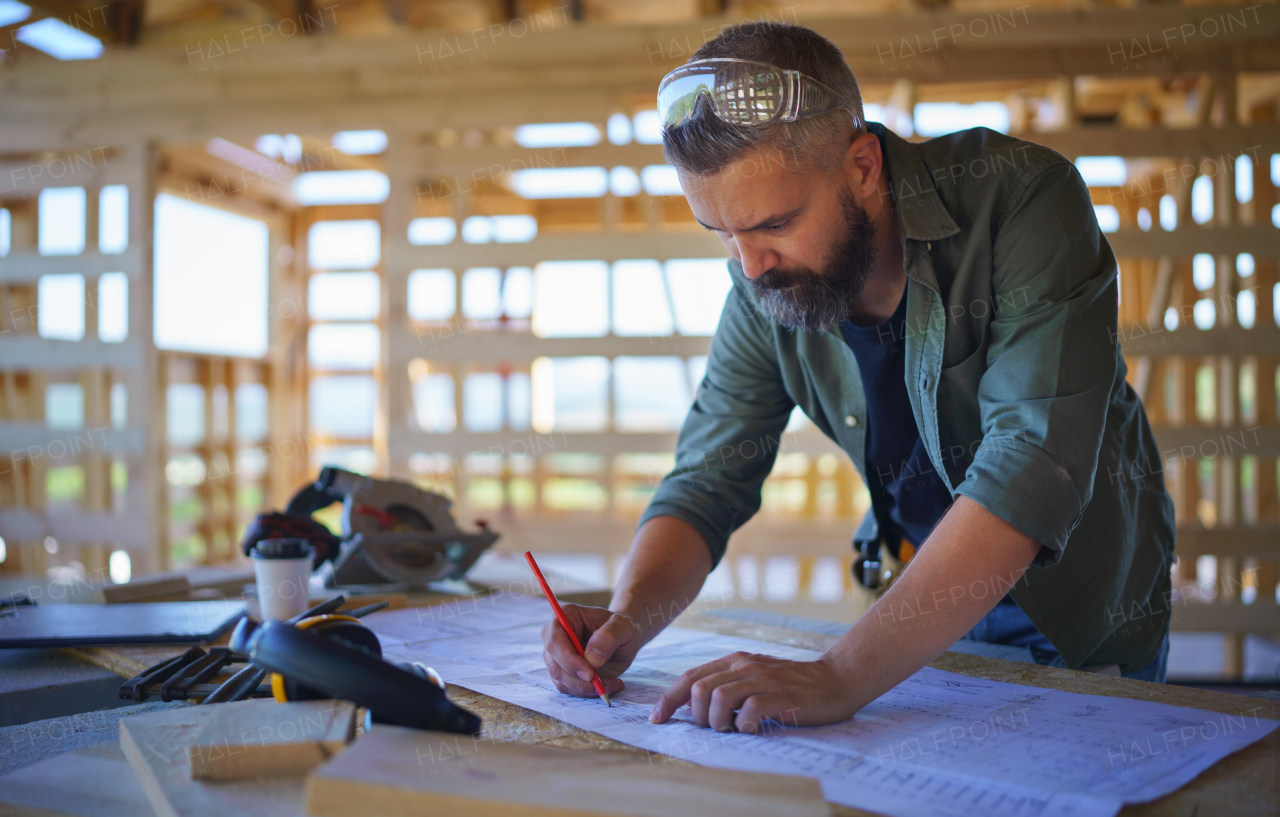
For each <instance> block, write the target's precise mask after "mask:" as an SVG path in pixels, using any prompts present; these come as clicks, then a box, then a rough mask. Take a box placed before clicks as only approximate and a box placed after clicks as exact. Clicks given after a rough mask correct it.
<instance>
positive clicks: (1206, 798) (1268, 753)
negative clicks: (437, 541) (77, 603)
mask: <svg viewBox="0 0 1280 817" xmlns="http://www.w3.org/2000/svg"><path fill="white" fill-rule="evenodd" d="M438 598H439V597H426V596H424V597H413V598H410V599H407V600H406V601H405V602H404V603H407V604H409V605H413V606H422V605H426V604H431V603H436V602H437V601H438ZM571 600H575V601H579V602H580V603H599V602H600V598H599V597H591V596H583V597H571ZM364 603H366V602H365V601H364V600H363V599H357V600H355V605H354V606H359V605H361V604H364ZM395 606H400V604H396V605H395ZM675 626H678V627H684V628H687V629H694V630H702V631H706V632H715V633H722V634H725V635H735V636H741V637H744V638H754V639H758V640H760V641H768V642H771V643H775V644H786V645H789V646H795V647H804V648H807V649H813V650H825V649H826V648H827V647H828V646H829V645H830V644H831V643H832V642H834V641H835V638H834V637H833V636H829V635H822V634H819V633H813V632H808V631H802V630H792V629H785V628H782V627H775V626H770V625H765V624H755V623H749V622H744V621H737V620H733V619H728V618H721V617H717V616H714V615H708V614H706V613H686V614H685V615H683V616H681V617H680V618H679V619H677V620H676V622H675ZM73 652H74V654H76V655H78V656H79V657H81V658H83V659H84V660H87V661H89V662H91V663H93V664H96V665H98V666H100V667H104V668H106V669H109V670H111V671H113V672H115V673H117V674H119V675H121V676H123V677H132V676H133V675H135V674H137V673H138V672H140V671H141V670H143V669H145V668H146V667H148V666H151V665H152V664H155V663H156V662H158V661H160V660H162V659H163V658H165V657H167V656H170V655H174V654H177V653H178V652H181V651H180V650H174V649H173V648H166V647H116V648H106V647H100V648H88V649H78V650H74V651H73ZM930 666H932V667H934V668H936V669H940V670H947V671H949V672H956V673H961V674H963V675H971V676H974V677H977V678H986V679H989V680H992V681H1006V682H1009V683H1015V684H1025V685H1027V686H1033V687H1041V688H1044V689H1058V690H1063V691H1066V692H1079V693H1084V694H1089V695H1106V696H1110V697H1115V698H1130V699H1133V700H1141V701H1155V702H1158V703H1166V704H1173V705H1175V706H1186V707H1195V708H1197V709H1206V710H1209V711H1211V712H1219V713H1223V714H1228V715H1234V716H1237V717H1239V716H1241V715H1245V714H1246V713H1247V714H1248V716H1249V717H1253V716H1257V717H1259V718H1273V719H1280V703H1275V702H1272V701H1267V700H1263V699H1259V698H1248V697H1244V696H1240V695H1230V694H1226V693H1219V692H1209V691H1205V690H1200V689H1191V688H1187V687H1178V686H1169V685H1165V684H1149V683H1146V682H1143V681H1132V680H1129V679H1125V678H1113V677H1108V676H1103V675H1093V674H1090V673H1084V672H1076V671H1073V670H1067V669H1058V668H1051V667H1043V666H1039V665H1034V664H1021V663H1015V662H1012V661H1002V660H999V659H995V658H986V657H983V656H977V655H965V654H961V653H951V652H948V653H943V655H942V656H941V657H940V658H938V660H936V661H934V662H933V663H932V664H931V665H930ZM449 697H450V698H451V699H452V700H453V701H454V702H455V703H457V704H459V705H461V706H463V707H466V708H467V709H470V710H471V711H472V712H475V713H476V714H477V715H479V716H480V717H481V718H483V719H484V735H485V736H486V737H487V738H489V739H492V740H504V741H512V742H516V743H524V744H544V745H547V746H559V747H563V748H570V749H592V750H595V751H602V752H630V753H633V754H638V755H644V756H648V755H650V754H652V753H650V752H648V751H646V750H644V749H637V748H635V747H633V746H628V745H626V744H624V743H619V742H618V741H615V740H613V739H611V738H607V737H604V736H603V735H598V734H596V733H594V732H587V731H585V730H582V729H578V728H577V727H574V726H570V725H569V724H567V723H564V722H562V721H559V720H556V719H554V718H551V717H548V716H546V715H542V714H539V713H537V712H533V711H530V710H528V709H524V708H523V707H519V706H515V705H513V704H509V703H506V702H503V701H499V700H497V699H496V698H491V697H489V696H488V695H482V694H480V693H477V692H472V691H470V690H467V689H464V688H462V687H459V686H454V685H450V686H449ZM669 762H673V763H683V762H684V761H679V760H671V761H669ZM1278 771H1280V730H1276V731H1274V732H1272V733H1271V734H1270V735H1268V736H1267V737H1266V738H1265V739H1263V740H1261V741H1259V742H1257V743H1254V744H1253V745H1252V746H1249V747H1248V748H1246V749H1244V750H1243V751H1241V752H1237V753H1236V754H1234V755H1231V756H1229V757H1227V758H1224V759H1223V760H1222V761H1220V762H1219V763H1217V764H1216V765H1215V766H1213V767H1212V768H1210V769H1209V770H1207V771H1205V772H1204V773H1203V774H1201V775H1200V776H1199V777H1197V778H1196V779H1195V780H1193V781H1191V783H1189V784H1188V785H1186V786H1184V787H1182V788H1181V789H1179V790H1178V791H1176V792H1174V793H1173V794H1171V795H1169V796H1167V797H1163V798H1161V799H1159V800H1156V801H1153V802H1151V803H1146V804H1142V805H1134V806H1126V807H1125V808H1124V809H1122V810H1121V812H1120V813H1121V814H1122V815H1143V817H1156V815H1159V816H1160V817H1219V816H1220V815H1222V816H1223V817H1235V815H1239V817H1261V816H1262V815H1267V816H1268V817H1270V815H1278V814H1280V799H1278V798H1277V776H1278V774H1277V772H1278ZM832 813H833V814H835V815H842V817H843V815H866V814H870V812H865V811H861V810H858V809H851V808H846V807H843V806H835V805H833V806H832Z"/></svg>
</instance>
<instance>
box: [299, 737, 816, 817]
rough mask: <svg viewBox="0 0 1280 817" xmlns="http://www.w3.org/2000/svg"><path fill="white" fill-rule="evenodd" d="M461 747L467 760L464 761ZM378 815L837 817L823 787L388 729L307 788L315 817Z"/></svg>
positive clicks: (813, 782) (799, 781)
mask: <svg viewBox="0 0 1280 817" xmlns="http://www.w3.org/2000/svg"><path fill="white" fill-rule="evenodd" d="M460 745H461V747H462V748H461V752H462V753H463V754H465V755H466V756H464V757H459V756H458V753H457V752H456V751H455V749H456V747H458V746H460ZM473 766H474V767H476V769H475V770H474V771H472V767H473ZM479 780H483V781H484V782H483V784H482V785H477V783H478V781H479ZM370 811H372V812H374V813H377V814H394V815H401V814H403V815H408V814H421V813H426V812H432V813H435V812H442V813H444V812H455V813H465V814H468V815H473V817H507V815H510V814H512V813H513V812H514V811H518V812H519V813H520V814H527V815H530V816H531V817H553V816H554V815H581V817H594V816H595V815H599V816H600V817H604V816H605V815H612V816H613V817H627V816H628V815H634V817H666V815H669V814H699V815H706V817H738V815H742V814H759V815H787V817H805V816H806V815H810V816H811V817H817V816H818V815H824V816H825V815H827V814H829V813H830V812H829V810H828V807H827V804H826V802H825V801H824V800H823V798H822V788H821V786H820V785H819V783H818V781H817V780H816V779H813V778H804V777H794V776H789V775H774V774H758V773H751V772H738V771H729V770H726V769H712V768H700V767H691V766H687V765H684V764H680V765H673V766H672V768H666V767H665V766H664V768H663V770H662V774H661V776H658V775H655V774H654V771H653V767H652V765H651V764H650V763H649V762H648V761H647V760H645V759H644V758H641V757H634V756H629V755H627V754H623V753H598V752H590V751H573V750H570V749H557V748H551V747H546V746H517V745H514V744H509V743H501V742H495V741H488V740H477V739H474V738H470V737H461V738H460V737H458V736H456V735H448V734H445V733H441V732H427V731H421V730H414V729H406V728H403V727H395V726H382V725H378V726H375V727H374V728H373V729H372V730H371V731H370V732H369V734H367V735H365V736H364V737H363V738H361V739H360V740H359V741H358V742H357V743H356V744H355V745H354V746H352V747H351V748H350V749H349V750H347V751H346V752H343V753H342V754H341V755H340V756H338V758H337V759H335V760H333V761H331V762H330V763H328V764H326V765H325V766H324V767H322V768H320V769H319V770H317V771H316V772H315V773H314V774H312V775H311V776H310V777H309V778H308V779H307V812H308V813H309V814H313V815H322V817H358V816H359V815H364V814H368V813H370Z"/></svg>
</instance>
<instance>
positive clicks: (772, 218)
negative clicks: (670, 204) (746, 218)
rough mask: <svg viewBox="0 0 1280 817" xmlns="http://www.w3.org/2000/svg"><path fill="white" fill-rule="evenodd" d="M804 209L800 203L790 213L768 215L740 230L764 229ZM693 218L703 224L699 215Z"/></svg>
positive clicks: (744, 231)
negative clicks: (757, 222)
mask: <svg viewBox="0 0 1280 817" xmlns="http://www.w3.org/2000/svg"><path fill="white" fill-rule="evenodd" d="M803 209H804V205H803V204H802V205H800V206H799V207H797V208H796V209H794V210H792V211H791V212H789V213H780V214H779V215H776V216H769V217H768V218H766V219H765V220H764V221H761V222H760V223H759V224H754V225H752V226H750V227H747V228H746V229H743V230H740V231H739V232H743V233H749V232H751V231H753V230H762V229H764V228H765V227H768V226H769V225H770V224H777V223H778V222H780V221H786V220H787V219H789V218H791V217H792V216H796V215H799V214H800V211H801V210H803ZM693 220H694V221H696V222H698V223H699V224H702V219H700V218H698V217H697V216H694V217H693ZM702 226H703V227H706V229H708V230H716V229H717V228H716V227H708V226H707V225H706V224H702ZM721 232H728V231H727V230H721Z"/></svg>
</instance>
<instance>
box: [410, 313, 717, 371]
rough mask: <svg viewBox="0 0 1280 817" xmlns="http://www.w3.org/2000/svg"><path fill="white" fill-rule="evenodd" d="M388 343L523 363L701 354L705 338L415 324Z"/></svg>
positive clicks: (418, 351) (416, 352) (440, 355)
mask: <svg viewBox="0 0 1280 817" xmlns="http://www.w3.org/2000/svg"><path fill="white" fill-rule="evenodd" d="M390 342H391V344H392V345H393V346H398V347H399V348H401V349H403V350H405V351H407V352H412V354H411V357H421V358H425V359H426V360H427V362H428V363H432V362H442V363H449V362H458V361H468V362H471V363H486V362H492V363H497V362H505V363H512V364H519V363H525V364H527V363H529V362H532V361H533V360H534V359H536V358H539V357H577V356H579V355H582V354H584V353H590V354H591V355H602V356H604V357H609V358H613V357H623V356H650V355H662V356H668V355H670V356H675V357H682V358H689V357H694V356H697V355H705V354H707V352H708V351H709V350H710V348H711V338H709V337H701V336H691V335H685V336H675V337H619V336H617V335H606V336H604V337H599V338H540V337H537V336H536V335H534V334H533V333H532V332H494V331H490V330H482V329H478V328H473V327H470V326H467V325H466V324H465V323H462V324H461V325H459V324H458V323H453V324H429V323H428V324H419V325H417V327H416V328H415V327H414V326H413V325H410V326H407V327H404V328H403V329H401V330H400V331H398V332H395V333H394V334H391V336H390Z"/></svg>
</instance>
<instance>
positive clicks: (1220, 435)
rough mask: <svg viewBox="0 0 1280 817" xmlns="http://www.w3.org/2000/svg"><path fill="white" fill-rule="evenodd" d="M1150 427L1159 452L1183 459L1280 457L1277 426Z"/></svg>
mask: <svg viewBox="0 0 1280 817" xmlns="http://www.w3.org/2000/svg"><path fill="white" fill-rule="evenodd" d="M1153 431H1154V432H1155V435H1156V444H1157V445H1159V446H1160V452H1161V456H1164V457H1167V458H1174V457H1177V458H1179V459H1180V460H1181V461H1183V462H1184V463H1186V462H1191V463H1193V464H1194V463H1195V462H1196V461H1197V460H1198V459H1200V458H1214V457H1220V456H1247V455H1253V456H1256V457H1260V458H1268V457H1280V426H1274V425H1272V426H1264V425H1253V424H1250V425H1249V426H1234V427H1231V428H1214V427H1212V426H1187V427H1182V428H1156V429H1153Z"/></svg>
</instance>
